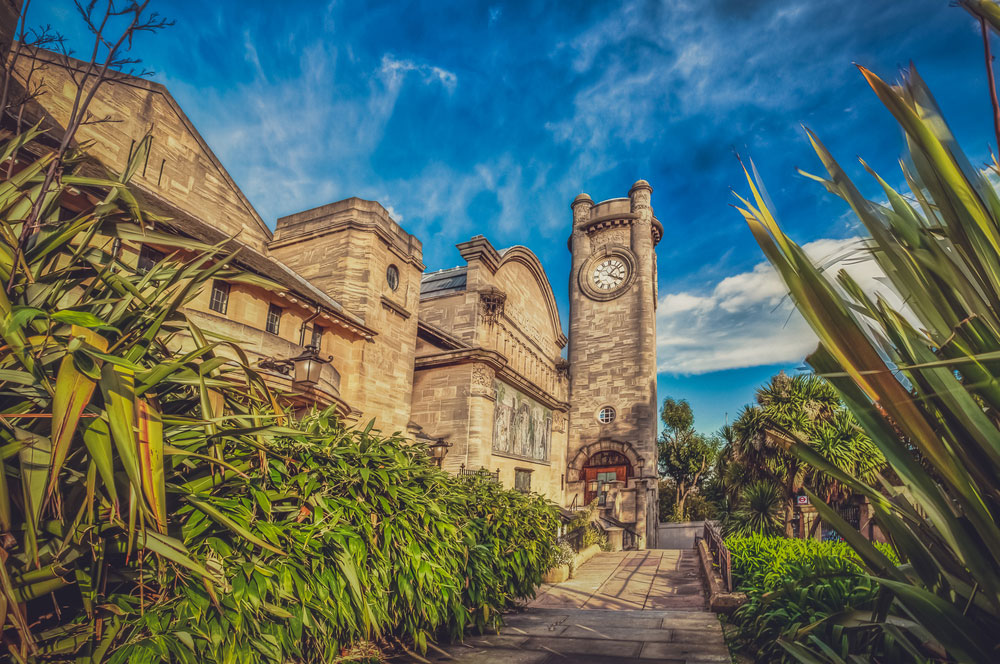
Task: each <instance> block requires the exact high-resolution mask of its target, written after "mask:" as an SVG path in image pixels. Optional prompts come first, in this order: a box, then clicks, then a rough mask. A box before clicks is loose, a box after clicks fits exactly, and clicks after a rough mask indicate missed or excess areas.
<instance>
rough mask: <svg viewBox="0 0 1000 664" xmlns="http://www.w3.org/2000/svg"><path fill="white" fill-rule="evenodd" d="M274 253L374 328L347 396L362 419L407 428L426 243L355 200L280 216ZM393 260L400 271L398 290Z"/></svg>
mask: <svg viewBox="0 0 1000 664" xmlns="http://www.w3.org/2000/svg"><path fill="white" fill-rule="evenodd" d="M269 251H270V253H271V255H272V256H274V257H275V258H277V259H278V260H280V261H282V262H283V263H285V264H286V265H288V266H289V267H290V268H292V269H293V270H295V271H296V272H297V273H298V274H300V275H302V276H303V277H304V278H306V279H307V280H309V281H310V282H311V283H312V284H313V285H314V286H316V287H318V288H319V289H320V290H322V291H323V292H324V293H326V294H327V295H329V296H330V297H332V298H334V299H335V300H337V301H338V302H340V303H341V305H342V306H343V307H344V309H345V310H346V311H347V312H349V313H351V314H353V315H355V316H357V317H359V318H360V319H361V320H363V321H364V324H365V326H366V327H368V328H370V329H372V330H374V331H375V333H376V336H375V337H374V339H373V340H372V342H371V343H367V344H362V345H360V346H359V347H358V348H357V349H356V351H355V356H356V357H357V362H356V363H355V364H354V365H353V366H352V367H350V369H348V371H345V374H346V373H348V372H349V373H350V375H351V380H349V381H347V382H346V383H345V385H344V386H343V387H342V394H343V396H344V398H345V399H346V400H347V401H348V403H350V404H351V406H352V407H353V408H354V409H355V410H357V411H359V414H358V418H359V419H360V420H361V421H367V420H369V419H374V420H375V427H376V428H377V429H380V430H381V431H382V432H383V433H387V434H388V433H393V432H402V433H404V434H405V433H406V432H407V430H408V426H409V423H410V420H411V415H410V404H411V394H412V390H413V362H414V354H415V351H416V342H417V312H418V308H419V297H420V274H421V273H422V272H423V269H424V266H423V263H422V262H421V258H422V249H421V245H420V241H419V240H417V239H416V238H415V237H413V236H412V235H409V234H408V233H406V231H404V230H403V229H402V228H401V227H400V226H399V224H397V223H396V222H395V221H393V220H392V218H391V217H390V216H389V213H388V212H386V210H385V208H383V207H382V206H381V205H379V204H378V203H376V202H374V201H365V200H362V199H359V198H350V199H347V200H343V201H338V202H336V203H331V204H329V205H324V206H322V207H319V208H315V209H313V210H306V211H304V212H299V213H297V214H294V215H291V216H288V217H282V218H281V219H278V222H277V226H276V228H275V233H274V240H273V242H271V244H270V245H269ZM390 266H393V267H394V268H395V269H396V270H397V272H398V283H397V285H396V288H395V289H393V288H392V287H391V285H390V283H389V280H388V277H387V271H388V269H389V267H390Z"/></svg>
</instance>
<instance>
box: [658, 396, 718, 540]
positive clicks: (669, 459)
mask: <svg viewBox="0 0 1000 664" xmlns="http://www.w3.org/2000/svg"><path fill="white" fill-rule="evenodd" d="M660 420H661V421H662V422H663V425H664V428H663V431H662V432H661V433H660V438H659V440H658V442H657V465H658V468H659V471H660V476H661V477H663V478H667V479H669V480H670V481H671V484H672V489H673V493H674V496H673V499H672V500H670V501H669V502H670V504H671V505H672V509H671V510H670V512H669V513H668V514H664V517H665V520H669V521H686V520H688V519H690V518H692V517H691V514H690V510H689V509H688V506H687V500H688V498H689V497H690V496H691V495H692V494H693V493H694V492H696V491H697V490H698V487H700V486H701V485H702V483H703V482H704V481H705V480H706V479H707V478H708V473H709V471H710V470H711V468H712V465H713V464H714V463H715V458H716V455H717V453H718V449H719V446H720V442H719V441H718V439H716V438H713V437H709V436H705V435H703V434H700V433H698V432H697V431H695V430H694V415H693V414H692V412H691V406H690V405H689V404H688V402H687V401H684V400H683V399H681V400H680V401H677V400H674V399H672V398H671V397H667V398H665V399H664V400H663V406H662V408H661V409H660ZM661 505H662V504H661ZM661 511H662V509H661Z"/></svg>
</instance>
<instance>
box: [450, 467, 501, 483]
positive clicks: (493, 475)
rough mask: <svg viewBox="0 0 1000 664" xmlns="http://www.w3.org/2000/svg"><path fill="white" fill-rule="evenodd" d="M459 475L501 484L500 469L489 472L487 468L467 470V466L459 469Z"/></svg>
mask: <svg viewBox="0 0 1000 664" xmlns="http://www.w3.org/2000/svg"><path fill="white" fill-rule="evenodd" d="M457 475H458V476H459V477H485V478H487V479H489V480H490V481H492V482H496V483H497V484H500V469H499V468H497V469H496V470H492V471H491V470H487V469H486V468H480V469H479V470H472V469H471V468H466V467H465V464H462V467H461V468H459V469H458V473H457Z"/></svg>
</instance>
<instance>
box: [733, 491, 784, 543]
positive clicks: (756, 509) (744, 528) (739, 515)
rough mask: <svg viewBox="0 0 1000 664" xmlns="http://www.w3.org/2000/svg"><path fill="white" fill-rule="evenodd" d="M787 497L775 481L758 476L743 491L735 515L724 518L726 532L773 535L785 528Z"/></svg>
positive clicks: (747, 534) (746, 534)
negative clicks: (758, 477)
mask: <svg viewBox="0 0 1000 664" xmlns="http://www.w3.org/2000/svg"><path fill="white" fill-rule="evenodd" d="M784 504H785V497H784V495H783V494H782V492H781V489H780V488H779V487H778V486H777V485H775V484H774V483H773V482H769V481H767V480H755V481H753V482H751V483H750V484H748V485H747V486H745V487H744V488H743V490H742V491H741V492H740V503H739V506H738V507H737V508H736V510H735V511H734V512H733V514H732V516H731V517H730V518H728V519H725V522H724V524H723V529H724V530H725V533H726V536H727V537H728V536H729V535H735V536H738V537H747V536H749V535H752V534H758V535H764V536H773V535H778V534H780V533H782V532H783V531H784Z"/></svg>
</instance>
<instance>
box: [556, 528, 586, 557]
mask: <svg viewBox="0 0 1000 664" xmlns="http://www.w3.org/2000/svg"><path fill="white" fill-rule="evenodd" d="M586 531H587V528H586V527H585V526H580V527H579V528H574V529H573V530H570V531H568V532H565V533H563V534H562V535H560V536H559V539H557V540H556V541H557V542H566V543H567V544H569V545H570V546H571V547H573V550H574V551H579V550H580V549H582V548H583V534H584V533H585V532H586Z"/></svg>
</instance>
